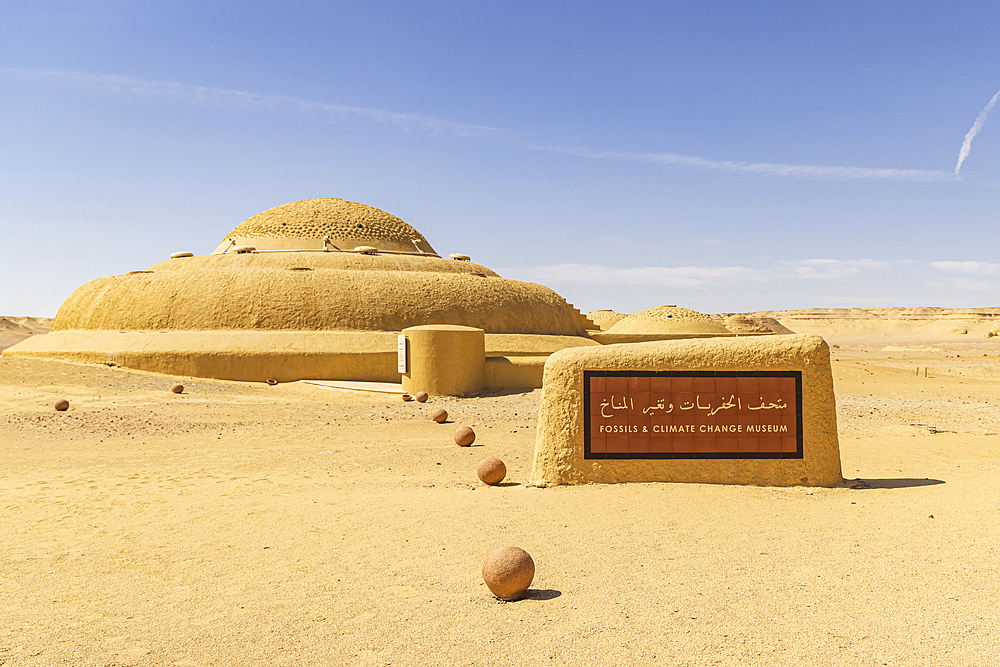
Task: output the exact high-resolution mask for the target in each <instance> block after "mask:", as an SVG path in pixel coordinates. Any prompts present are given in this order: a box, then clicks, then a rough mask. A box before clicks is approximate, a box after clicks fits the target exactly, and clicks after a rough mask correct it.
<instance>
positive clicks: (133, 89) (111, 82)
mask: <svg viewBox="0 0 1000 667" xmlns="http://www.w3.org/2000/svg"><path fill="white" fill-rule="evenodd" d="M0 72H7V73H8V74H14V75H17V76H22V77H25V78H29V79H42V80H48V81H55V82H57V83H61V84H63V85H70V86H75V87H78V88H83V89H86V90H90V91H94V90H97V91H107V92H113V93H126V94H130V95H135V96H137V97H155V98H159V99H165V100H171V101H177V100H179V101H187V102H193V103H195V104H205V105H220V106H230V107H243V108H258V109H270V110H279V111H280V110H282V109H292V110H297V111H306V112H319V113H325V114H327V115H329V116H338V117H342V118H355V119H363V120H370V121H375V122H377V123H382V124H385V125H393V126H395V127H398V128H400V129H403V130H407V131H409V130H414V129H420V130H424V131H426V132H431V133H434V134H448V135H451V136H453V137H461V138H465V137H482V136H495V135H499V134H503V133H505V130H501V129H499V128H495V127H485V126H482V125H470V124H468V123H458V122H456V121H452V120H447V119H445V118H437V117H436V116H425V115H421V114H412V113H399V112H395V111H387V110H385V109H377V108H370V107H352V106H346V105H343V104H329V103H327V102H316V101H313V100H304V99H301V98H298V97H288V96H285V95H261V94H259V93H247V92H244V91H240V90H226V89H224V88H211V87H206V86H193V85H190V84H184V83H174V82H170V81H147V80H145V79H137V78H134V77H130V76H120V75H117V74H91V73H89V72H73V71H66V70H44V69H21V68H14V67H5V68H2V69H0Z"/></svg>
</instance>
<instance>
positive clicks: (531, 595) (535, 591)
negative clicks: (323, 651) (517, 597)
mask: <svg viewBox="0 0 1000 667" xmlns="http://www.w3.org/2000/svg"><path fill="white" fill-rule="evenodd" d="M560 595H562V591H557V590H554V589H551V588H529V589H528V590H526V591H525V592H524V597H523V598H521V599H522V600H555V599H556V598H557V597H559V596H560Z"/></svg>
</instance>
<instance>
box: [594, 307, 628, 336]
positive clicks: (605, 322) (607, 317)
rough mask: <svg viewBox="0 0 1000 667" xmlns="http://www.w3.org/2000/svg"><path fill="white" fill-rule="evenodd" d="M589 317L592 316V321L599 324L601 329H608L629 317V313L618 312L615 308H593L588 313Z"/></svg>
mask: <svg viewBox="0 0 1000 667" xmlns="http://www.w3.org/2000/svg"><path fill="white" fill-rule="evenodd" d="M587 317H588V318H590V321H591V322H593V323H594V324H596V325H597V326H599V327H600V328H601V331H607V330H608V329H610V328H611V327H613V326H614V325H616V324H618V323H619V322H621V321H622V320H623V319H625V318H626V317H628V315H625V314H624V313H616V312H615V311H613V310H593V311H591V312H589V313H587Z"/></svg>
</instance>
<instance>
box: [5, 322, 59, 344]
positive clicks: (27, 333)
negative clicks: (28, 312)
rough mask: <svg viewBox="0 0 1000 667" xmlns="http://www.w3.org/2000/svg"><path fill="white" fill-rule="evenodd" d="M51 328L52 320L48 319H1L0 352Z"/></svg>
mask: <svg viewBox="0 0 1000 667" xmlns="http://www.w3.org/2000/svg"><path fill="white" fill-rule="evenodd" d="M51 328H52V320H51V319H50V318H47V317H0V352H2V351H3V350H5V349H6V348H8V347H10V346H11V345H14V344H16V343H20V342H21V341H22V340H24V339H25V338H29V337H31V336H37V335H38V334H44V333H48V332H49V329H51Z"/></svg>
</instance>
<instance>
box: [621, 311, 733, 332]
mask: <svg viewBox="0 0 1000 667" xmlns="http://www.w3.org/2000/svg"><path fill="white" fill-rule="evenodd" d="M607 333H609V334H722V335H726V334H729V333H730V332H729V330H728V329H726V327H725V326H724V325H723V324H722V323H721V322H716V321H715V320H713V319H712V318H711V317H709V316H708V315H706V314H704V313H699V312H698V311H696V310H690V309H688V308H678V307H677V306H658V307H656V308H650V309H648V310H642V311H639V312H638V313H633V314H632V315H629V316H628V317H625V318H624V319H622V320H620V321H619V322H618V323H617V324H615V325H614V326H613V327H611V328H610V329H608V331H607Z"/></svg>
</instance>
